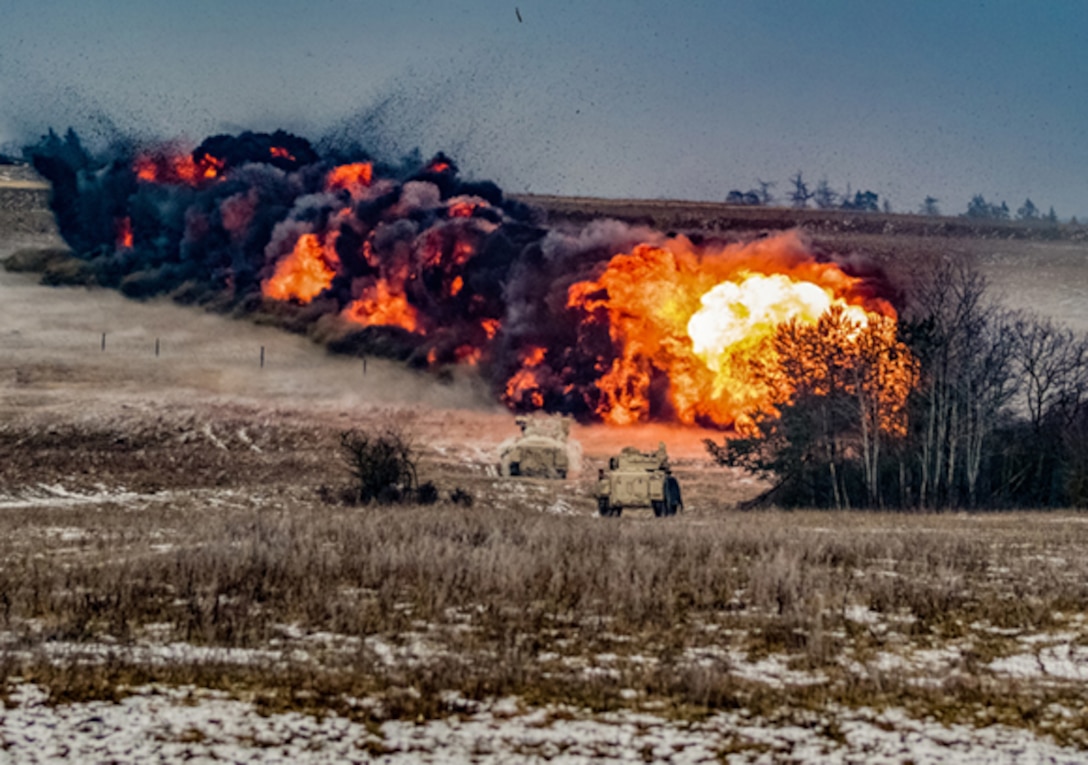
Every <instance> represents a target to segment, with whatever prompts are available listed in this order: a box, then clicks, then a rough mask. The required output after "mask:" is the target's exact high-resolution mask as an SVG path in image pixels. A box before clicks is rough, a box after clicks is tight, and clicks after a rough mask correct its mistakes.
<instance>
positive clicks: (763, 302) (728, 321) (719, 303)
mask: <svg viewBox="0 0 1088 765" xmlns="http://www.w3.org/2000/svg"><path fill="white" fill-rule="evenodd" d="M700 300H701V302H702V304H703V305H702V308H700V309H699V310H698V311H696V312H695V313H694V314H693V315H692V317H691V319H690V320H689V321H688V336H689V337H690V338H691V341H692V349H693V350H694V351H695V353H696V354H697V355H698V356H699V357H700V358H702V359H703V361H704V362H706V365H707V366H708V367H709V368H710V369H712V370H713V371H715V372H719V371H721V369H722V366H723V363H724V361H725V358H726V357H727V356H728V355H729V353H730V351H732V350H734V349H738V350H739V348H740V347H746V346H751V345H753V344H756V343H759V342H761V341H762V340H764V339H765V338H769V337H771V336H773V335H774V332H775V328H776V327H777V326H778V325H779V324H782V323H784V322H787V321H790V320H791V319H796V320H798V321H802V322H805V323H806V324H815V323H816V321H817V320H818V319H819V318H820V316H821V315H822V314H823V313H824V312H825V311H827V309H828V308H830V307H831V306H832V305H841V306H842V307H843V311H844V313H845V316H846V318H847V319H849V320H850V321H852V322H854V323H855V324H858V325H859V326H866V325H867V324H868V317H867V316H866V315H865V309H863V308H861V307H860V306H853V305H847V304H846V302H845V301H844V300H842V299H841V298H835V297H833V296H832V294H831V293H830V292H829V291H827V290H825V289H824V288H823V287H820V286H819V285H817V284H813V283H812V282H806V281H794V280H792V279H790V277H788V276H786V275H784V274H772V275H770V276H763V275H762V274H751V275H749V276H747V277H745V278H743V279H742V280H741V281H739V282H733V281H727V282H722V283H721V284H718V285H716V286H715V287H713V288H712V289H711V290H710V291H709V292H707V293H705V294H704V295H703V296H702V298H701V299H700Z"/></svg>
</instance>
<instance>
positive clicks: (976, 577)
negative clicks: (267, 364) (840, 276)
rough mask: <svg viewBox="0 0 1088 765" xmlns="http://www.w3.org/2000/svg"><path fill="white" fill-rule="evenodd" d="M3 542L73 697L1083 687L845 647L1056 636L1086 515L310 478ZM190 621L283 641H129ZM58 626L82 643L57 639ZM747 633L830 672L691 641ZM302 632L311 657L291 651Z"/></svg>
mask: <svg viewBox="0 0 1088 765" xmlns="http://www.w3.org/2000/svg"><path fill="white" fill-rule="evenodd" d="M207 499H211V497H210V496H209V497H207ZM57 530H61V531H57ZM77 530H79V531H78V532H77ZM0 540H3V541H2V542H0V560H2V561H3V566H2V568H0V593H3V595H2V604H0V605H2V625H3V629H4V630H6V631H7V634H8V641H7V642H8V645H7V650H6V654H7V656H6V659H5V662H6V663H5V665H4V669H5V672H6V674H7V676H9V677H11V676H14V675H20V676H22V677H31V678H33V679H34V680H36V681H39V682H42V683H43V684H46V685H48V686H49V687H50V688H51V689H53V694H54V698H55V699H56V700H57V701H63V700H70V699H74V698H84V697H88V696H94V697H101V696H105V697H107V698H109V697H112V696H114V695H116V694H117V693H123V689H124V688H126V687H132V686H135V685H140V684H143V683H146V682H151V681H159V682H170V683H193V684H199V685H209V686H211V687H218V688H226V689H228V690H233V691H235V692H237V693H239V694H241V695H244V696H246V697H251V698H256V699H258V700H259V701H260V703H261V704H263V705H265V706H267V707H268V708H270V709H272V708H284V707H294V708H303V709H310V710H320V709H326V710H336V711H340V712H343V713H345V714H348V713H351V714H355V715H357V716H359V715H362V716H364V717H365V716H373V715H376V714H380V715H382V716H410V717H417V716H419V715H423V716H431V715H439V714H446V713H449V712H450V711H454V710H455V707H456V704H455V703H452V702H450V701H449V700H448V697H447V696H445V695H444V694H445V693H447V692H449V691H457V692H458V693H460V694H461V696H462V697H463V698H467V699H482V698H486V697H494V696H501V695H507V694H516V695H519V696H521V697H523V698H525V699H527V700H529V701H530V702H541V703H544V702H556V701H560V702H573V703H577V704H580V705H584V706H587V707H589V708H593V709H609V708H615V707H618V706H628V705H630V704H632V703H634V704H651V705H652V704H661V703H665V704H666V705H668V706H669V707H670V708H673V709H674V710H676V713H677V714H683V715H692V714H701V712H699V710H704V711H705V710H711V709H716V708H744V709H749V710H753V711H756V712H759V713H773V714H775V715H781V714H784V712H783V711H782V705H783V702H784V701H785V700H786V699H788V700H789V704H788V706H789V708H791V709H803V708H819V707H824V706H826V705H827V704H832V703H837V704H848V705H851V706H860V705H869V706H877V707H880V706H885V705H891V704H896V705H905V706H907V707H908V708H912V709H914V710H916V711H917V712H918V713H919V714H935V715H938V716H940V717H942V718H943V717H948V718H949V719H952V718H955V719H965V718H970V719H972V720H974V719H975V717H976V716H977V715H983V716H986V719H989V720H991V721H999V720H1000V721H1006V720H1012V719H1014V718H1017V717H1018V716H1020V717H1021V718H1022V719H1025V720H1027V722H1028V723H1030V724H1034V723H1032V721H1033V720H1041V721H1044V722H1045V721H1047V720H1050V718H1049V717H1048V716H1047V713H1046V709H1047V705H1049V704H1051V703H1053V702H1060V703H1065V702H1069V703H1073V701H1075V702H1076V704H1075V705H1074V707H1075V708H1079V706H1078V705H1079V704H1080V703H1081V702H1082V701H1083V699H1081V698H1080V694H1081V692H1080V691H1076V690H1070V689H1069V688H1067V687H1064V686H1063V687H1061V688H1049V689H1039V688H1029V687H1018V686H1017V685H1016V684H1015V683H1013V684H1011V685H1010V684H1009V683H1008V682H1003V681H999V680H997V679H995V678H993V677H991V676H990V675H988V674H987V673H985V672H983V671H980V670H979V667H980V666H981V665H982V664H983V663H984V662H986V661H988V660H990V659H992V658H993V657H994V656H999V655H1003V652H1008V651H1010V650H1011V648H1010V647H1009V646H1007V645H1005V644H1003V643H1002V640H1003V638H1001V637H1000V636H997V637H993V636H991V638H990V641H989V642H987V641H986V640H978V641H975V642H974V643H973V648H972V649H971V650H970V651H967V652H965V653H964V658H963V659H962V661H961V664H962V666H961V667H959V669H960V670H961V671H958V672H956V673H954V675H953V676H950V677H947V678H934V679H933V680H934V682H933V683H930V684H918V683H917V682H916V680H915V679H913V678H912V677H911V676H910V674H909V673H902V672H897V671H887V672H870V673H869V674H868V675H861V676H859V675H856V674H851V673H848V672H844V671H843V669H842V664H841V659H842V658H843V656H844V655H849V656H853V657H856V658H858V659H860V660H864V659H865V657H866V656H867V655H869V656H871V655H874V654H875V653H878V652H880V651H882V650H885V649H886V648H887V647H888V646H889V645H903V644H906V645H914V646H916V647H918V648H927V647H938V646H941V645H945V644H953V643H955V642H956V641H958V640H961V639H962V638H963V637H964V636H965V635H967V634H969V633H972V631H977V626H978V625H979V624H983V625H989V626H994V627H1007V628H1015V629H1016V630H1022V631H1025V632H1045V631H1046V630H1048V629H1050V628H1051V627H1052V626H1053V625H1054V621H1055V614H1066V615H1068V614H1084V613H1086V612H1088V570H1086V568H1088V563H1086V562H1085V561H1083V559H1082V556H1080V554H1079V551H1080V550H1082V549H1083V547H1084V544H1085V542H1088V524H1084V523H1081V522H1080V518H1079V516H1074V515H1070V514H1045V515H1023V514H1017V515H994V516H897V515H874V514H857V513H854V514H831V513H761V514H741V513H728V514H718V515H714V516H711V515H707V516H703V517H699V516H689V517H687V518H680V519H677V521H676V522H664V523H662V522H659V521H658V522H654V521H649V520H647V521H642V520H635V519H632V520H625V521H620V522H613V521H608V520H604V519H599V518H596V517H594V516H592V515H575V516H562V517H558V516H553V515H549V514H547V513H541V512H539V511H531V510H527V509H526V508H524V507H517V506H516V503H515V502H511V503H509V506H502V505H496V504H492V505H490V506H484V507H475V508H472V509H465V508H461V507H455V506H452V505H450V504H445V505H439V506H436V507H429V508H369V509H349V508H343V507H339V506H329V505H323V504H320V503H318V502H316V501H313V500H312V499H307V498H306V497H305V496H301V495H300V496H298V497H294V498H289V499H288V501H286V502H279V503H273V502H272V501H271V498H267V497H266V498H261V497H259V496H258V497H255V498H251V499H249V500H247V501H246V502H240V503H236V504H233V505H232V504H210V503H209V504H203V505H202V504H201V501H200V499H199V497H198V496H196V495H194V496H190V497H189V498H188V499H187V500H186V501H185V503H184V506H177V507H175V506H172V505H171V504H170V503H169V502H166V503H162V504H160V505H155V506H146V505H145V506H142V507H141V506H139V505H137V506H113V507H111V506H96V507H92V508H86V507H84V508H46V507H39V508H34V509H32V510H29V509H28V510H23V511H13V510H8V511H5V512H4V513H3V514H0ZM859 605H860V606H868V607H870V608H871V609H873V610H875V611H877V612H880V613H882V614H884V615H885V616H888V617H889V620H888V621H886V622H883V623H882V624H883V627H882V629H883V630H884V631H882V632H876V631H873V630H872V629H869V628H867V627H865V626H863V625H858V624H857V623H855V622H854V621H851V620H850V619H849V618H848V611H849V609H850V608H851V607H857V606H859ZM891 617H894V618H891ZM1058 618H1064V617H1058ZM888 625H892V626H891V627H890V628H889V627H888ZM972 625H975V626H972ZM149 628H150V629H149ZM152 632H153V636H152ZM287 633H290V634H293V635H295V638H296V639H291V638H285V634H287ZM321 633H331V634H332V636H333V637H331V638H329V640H328V641H326V643H325V644H324V647H323V648H315V647H314V644H313V643H307V642H306V641H305V639H304V637H305V636H307V635H314V634H321ZM300 636H301V637H300ZM375 639H376V640H377V642H373V641H374V640H375ZM171 641H184V642H186V643H189V644H194V645H198V646H218V647H235V648H246V649H261V650H264V651H267V650H271V651H272V652H273V658H270V657H269V655H268V654H266V653H262V654H260V655H258V656H257V658H254V659H252V660H242V661H239V660H237V659H231V658H230V656H229V655H228V654H222V656H221V658H219V659H211V660H205V661H184V660H182V661H175V662H166V663H156V662H154V661H148V660H147V659H143V660H139V659H133V658H132V656H131V655H130V654H129V653H126V650H127V648H131V647H133V646H140V645H147V644H148V643H149V642H153V643H156V644H162V643H169V642H171ZM72 642H74V643H77V644H83V645H84V646H85V647H86V650H87V652H88V655H84V656H81V655H80V649H79V648H78V645H77V646H75V647H72V646H70V645H68V644H69V643H72ZM59 644H64V645H68V648H66V653H64V654H63V655H61V658H58V655H57V654H56V653H55V652H54V653H50V651H49V646H50V645H59ZM103 645H105V646H107V647H108V649H103ZM420 645H422V646H423V647H422V648H419V647H418V646H420ZM413 646H417V647H416V648H413ZM730 648H733V649H739V650H742V651H743V652H744V653H745V654H746V655H747V656H748V657H749V659H751V660H755V659H758V658H760V657H765V656H774V655H786V656H789V657H791V659H790V660H791V662H792V664H791V666H793V667H794V668H796V669H799V670H805V671H816V672H820V673H823V675H824V676H825V677H826V679H827V681H826V682H821V683H815V684H812V685H806V686H803V687H800V688H797V687H788V688H783V687H780V686H776V685H775V684H767V683H762V682H754V681H749V680H745V679H743V678H740V677H738V676H736V674H735V673H733V672H732V669H733V666H732V663H733V660H731V659H730V658H729V657H728V656H725V655H722V656H721V658H720V659H717V660H715V661H712V662H693V661H691V659H690V655H691V653H692V652H693V651H695V652H698V651H711V652H713V651H715V650H718V651H720V650H724V649H730ZM296 649H301V650H304V651H305V652H307V656H308V658H305V659H299V658H297V657H295V658H292V654H291V651H293V650H296ZM103 651H105V652H104V653H103ZM388 651H394V652H398V651H399V652H400V653H399V654H398V658H396V659H395V660H388V659H387V658H386V656H385V654H386V653H387V652H388ZM277 652H280V653H277ZM711 655H713V653H712V654H711ZM275 656H279V657H280V658H274V657H275ZM602 656H605V657H607V656H612V657H614V658H612V659H602ZM89 657H93V658H94V659H95V661H94V662H92V663H91V664H90V665H88V663H87V662H88V659H89ZM594 667H596V668H597V669H593V668H594ZM119 689H121V690H119ZM632 690H633V691H634V693H633V694H632V693H631V691H632ZM1070 696H1072V697H1074V698H1073V701H1070ZM362 697H371V698H379V699H381V708H380V710H379V711H377V712H376V711H375V710H374V709H372V708H367V709H366V710H363V711H362V712H361V711H359V710H355V711H354V712H352V711H351V710H350V709H349V707H350V706H351V705H350V703H349V701H348V700H349V699H352V698H362ZM632 699H633V700H632ZM1025 715H1026V717H1025ZM1048 724H1049V723H1048ZM1040 725H1042V723H1040ZM1043 727H1046V726H1045V725H1044V726H1043Z"/></svg>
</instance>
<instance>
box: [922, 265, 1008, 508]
mask: <svg viewBox="0 0 1088 765" xmlns="http://www.w3.org/2000/svg"><path fill="white" fill-rule="evenodd" d="M914 305H915V311H916V312H917V314H918V316H917V317H916V318H917V319H918V320H919V321H918V326H919V327H920V331H919V333H918V334H919V337H918V338H917V339H916V343H915V348H914V350H915V352H916V353H918V354H919V356H920V357H921V361H922V367H923V376H922V384H921V388H920V398H921V402H922V403H921V413H920V414H921V418H922V423H921V425H922V427H921V432H920V435H919V443H918V459H919V464H920V470H921V475H920V478H919V484H918V502H919V504H921V505H922V506H926V507H940V506H942V505H945V504H952V503H955V502H956V491H957V486H958V485H960V484H959V480H958V479H959V478H960V476H961V475H962V473H963V470H964V469H965V468H966V470H967V471H968V472H971V471H974V474H975V479H977V469H978V466H979V464H980V462H981V448H982V446H981V444H982V442H983V441H984V440H985V439H986V438H987V437H988V436H989V434H990V433H991V432H992V431H993V429H994V428H995V427H996V418H997V414H998V412H999V411H1000V408H1001V406H1003V404H1004V402H1005V401H1006V400H1007V398H1008V396H1009V395H1011V394H1010V393H1009V391H1008V389H1007V385H1008V384H1009V378H1010V372H1009V368H1008V365H1009V360H1008V351H1007V349H1005V348H1004V347H1003V346H1002V344H1001V342H1000V341H1001V338H1002V337H1003V333H1002V332H1001V329H1000V328H1001V314H1000V311H999V309H998V307H997V306H996V304H994V303H993V302H991V301H990V300H989V299H988V298H987V296H986V279H985V277H983V276H982V274H981V273H979V272H978V271H977V270H975V269H974V268H973V267H971V266H970V265H969V264H967V263H965V262H963V261H962V260H955V259H946V260H944V261H941V262H939V263H937V264H936V265H935V266H934V267H933V268H932V269H931V271H930V273H928V274H927V275H926V276H925V278H923V279H920V280H919V281H918V282H917V284H916V286H915V295H914ZM961 457H962V458H964V460H965V464H964V465H961V464H960V459H961ZM973 481H974V479H972V480H966V481H965V482H966V483H967V484H970V486H969V491H973V486H974V483H973Z"/></svg>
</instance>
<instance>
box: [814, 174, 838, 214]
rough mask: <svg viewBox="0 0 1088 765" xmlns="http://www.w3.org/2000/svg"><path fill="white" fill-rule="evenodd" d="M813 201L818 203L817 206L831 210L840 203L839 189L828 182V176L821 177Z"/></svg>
mask: <svg viewBox="0 0 1088 765" xmlns="http://www.w3.org/2000/svg"><path fill="white" fill-rule="evenodd" d="M812 201H813V202H815V203H816V206H817V207H819V208H820V209H821V210H830V209H831V208H832V207H835V206H836V205H838V203H839V194H838V192H837V191H835V190H834V189H832V188H831V185H830V184H829V183H828V182H827V178H821V179H820V182H819V183H817V184H816V191H814V192H813V193H812Z"/></svg>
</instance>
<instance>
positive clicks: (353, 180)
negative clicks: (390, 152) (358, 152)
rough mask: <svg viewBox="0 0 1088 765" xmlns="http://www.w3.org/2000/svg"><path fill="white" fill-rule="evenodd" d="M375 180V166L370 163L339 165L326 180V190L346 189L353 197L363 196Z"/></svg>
mask: <svg viewBox="0 0 1088 765" xmlns="http://www.w3.org/2000/svg"><path fill="white" fill-rule="evenodd" d="M373 178H374V166H373V165H372V164H370V163H369V162H352V163H351V164H347V165H337V166H336V167H334V168H333V169H332V170H330V171H329V174H328V176H327V177H326V178H325V188H327V189H328V190H329V191H337V190H338V189H344V190H346V191H348V192H350V193H351V195H352V196H353V197H355V196H359V195H361V194H362V192H363V190H364V189H366V188H367V187H369V186H370V183H371V181H372V180H373Z"/></svg>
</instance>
